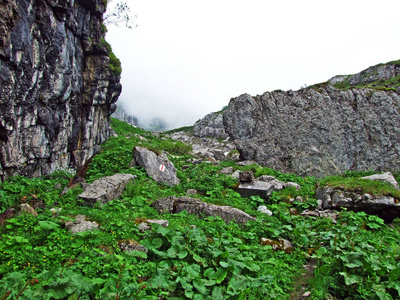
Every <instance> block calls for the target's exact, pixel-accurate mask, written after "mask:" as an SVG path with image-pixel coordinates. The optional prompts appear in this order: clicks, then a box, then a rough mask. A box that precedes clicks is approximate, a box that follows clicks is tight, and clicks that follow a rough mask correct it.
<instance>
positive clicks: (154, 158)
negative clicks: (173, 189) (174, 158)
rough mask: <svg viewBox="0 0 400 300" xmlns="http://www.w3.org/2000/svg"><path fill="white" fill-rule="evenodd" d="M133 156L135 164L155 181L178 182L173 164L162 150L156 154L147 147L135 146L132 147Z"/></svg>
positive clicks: (173, 183)
mask: <svg viewBox="0 0 400 300" xmlns="http://www.w3.org/2000/svg"><path fill="white" fill-rule="evenodd" d="M133 156H134V162H135V164H137V165H139V166H141V167H142V168H143V169H145V170H146V173H147V175H149V176H150V177H151V178H153V179H154V180H155V181H157V182H160V183H164V184H168V185H178V184H179V183H180V181H179V178H178V177H177V175H176V169H175V166H174V164H173V163H172V162H171V161H170V160H169V159H168V157H167V155H166V154H165V153H164V152H163V153H161V154H160V155H157V154H156V153H154V152H153V151H150V150H148V149H147V148H144V147H139V146H136V147H135V148H134V149H133Z"/></svg>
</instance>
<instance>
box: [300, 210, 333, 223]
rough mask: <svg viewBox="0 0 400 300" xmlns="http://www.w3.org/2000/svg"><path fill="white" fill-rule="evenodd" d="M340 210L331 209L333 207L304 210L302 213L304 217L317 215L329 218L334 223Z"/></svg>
mask: <svg viewBox="0 0 400 300" xmlns="http://www.w3.org/2000/svg"><path fill="white" fill-rule="evenodd" d="M338 214H339V213H338V211H335V210H331V209H324V210H318V209H317V210H308V209H306V210H304V211H303V212H302V213H301V214H300V215H302V216H304V217H316V218H318V217H319V218H329V219H331V220H332V221H333V223H334V224H336V223H337V221H336V219H337V216H338Z"/></svg>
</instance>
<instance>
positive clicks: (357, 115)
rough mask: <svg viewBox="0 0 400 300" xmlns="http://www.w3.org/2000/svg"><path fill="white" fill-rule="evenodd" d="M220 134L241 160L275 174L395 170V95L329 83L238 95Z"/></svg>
mask: <svg viewBox="0 0 400 300" xmlns="http://www.w3.org/2000/svg"><path fill="white" fill-rule="evenodd" d="M224 125H225V130H226V131H227V132H228V134H229V135H230V137H231V138H232V139H234V140H237V143H236V147H237V148H238V150H239V151H240V153H241V155H242V156H243V157H244V158H245V159H251V160H255V161H257V162H258V163H259V164H261V165H263V166H268V167H270V168H273V169H276V170H279V171H281V172H289V173H295V174H298V175H301V176H305V175H313V176H317V177H322V176H326V175H332V174H337V173H342V172H344V171H346V170H353V171H360V170H371V169H372V170H378V171H380V170H383V169H386V170H398V169H399V166H400V97H399V94H397V93H396V92H394V91H392V90H389V91H383V90H382V91H381V90H377V89H370V88H360V89H357V88H350V89H347V90H339V89H336V88H334V87H333V86H331V85H329V84H328V85H326V86H320V87H309V88H306V89H302V90H299V91H295V92H294V91H287V92H284V91H274V92H267V93H264V94H263V95H261V96H256V97H252V96H250V95H248V94H244V95H241V96H239V97H237V98H235V99H233V100H231V102H230V104H229V106H228V108H227V109H226V110H225V111H224Z"/></svg>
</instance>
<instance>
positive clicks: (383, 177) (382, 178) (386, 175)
mask: <svg viewBox="0 0 400 300" xmlns="http://www.w3.org/2000/svg"><path fill="white" fill-rule="evenodd" d="M361 178H362V179H368V180H380V181H384V182H387V183H390V184H391V185H392V186H393V187H394V188H395V189H396V190H398V189H399V183H398V182H397V181H396V179H395V178H394V176H393V175H392V173H390V172H387V173H383V174H374V175H370V176H365V177H361Z"/></svg>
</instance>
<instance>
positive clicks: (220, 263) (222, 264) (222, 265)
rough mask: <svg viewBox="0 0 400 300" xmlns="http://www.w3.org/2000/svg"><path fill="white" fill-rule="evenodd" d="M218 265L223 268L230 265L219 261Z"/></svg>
mask: <svg viewBox="0 0 400 300" xmlns="http://www.w3.org/2000/svg"><path fill="white" fill-rule="evenodd" d="M219 265H220V266H221V267H223V268H228V267H229V266H230V264H229V263H228V262H226V261H220V262H219Z"/></svg>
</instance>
